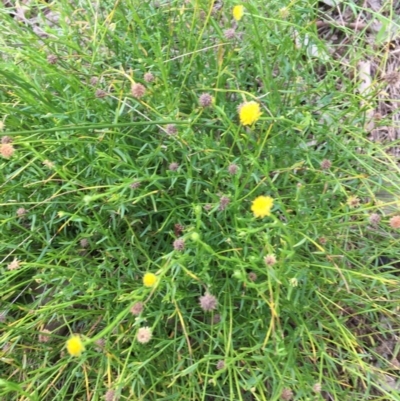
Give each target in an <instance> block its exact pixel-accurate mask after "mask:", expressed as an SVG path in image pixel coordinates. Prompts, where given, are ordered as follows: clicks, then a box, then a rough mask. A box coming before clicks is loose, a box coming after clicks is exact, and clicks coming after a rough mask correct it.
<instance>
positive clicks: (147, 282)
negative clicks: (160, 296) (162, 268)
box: [143, 273, 157, 287]
mask: <svg viewBox="0 0 400 401" xmlns="http://www.w3.org/2000/svg"><path fill="white" fill-rule="evenodd" d="M156 282H157V276H156V275H155V274H153V273H146V274H145V275H144V276H143V284H144V286H145V287H153V285H154V284H155V283H156Z"/></svg>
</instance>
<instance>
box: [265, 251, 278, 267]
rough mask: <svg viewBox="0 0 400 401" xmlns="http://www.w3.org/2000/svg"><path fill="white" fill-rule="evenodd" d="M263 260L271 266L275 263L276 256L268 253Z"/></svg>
mask: <svg viewBox="0 0 400 401" xmlns="http://www.w3.org/2000/svg"><path fill="white" fill-rule="evenodd" d="M264 262H265V264H266V265H267V266H273V265H274V264H275V263H276V257H275V255H273V254H269V255H267V256H265V257H264Z"/></svg>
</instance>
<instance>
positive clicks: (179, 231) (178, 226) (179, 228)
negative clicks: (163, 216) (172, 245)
mask: <svg viewBox="0 0 400 401" xmlns="http://www.w3.org/2000/svg"><path fill="white" fill-rule="evenodd" d="M184 228H185V227H183V225H182V224H179V223H177V224H175V225H174V234H175V236H177V237H179V236H180V235H181V234H182V232H183V230H184Z"/></svg>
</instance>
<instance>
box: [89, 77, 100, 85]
mask: <svg viewBox="0 0 400 401" xmlns="http://www.w3.org/2000/svg"><path fill="white" fill-rule="evenodd" d="M98 83H99V78H98V77H92V78H90V85H92V86H96V85H97V84H98Z"/></svg>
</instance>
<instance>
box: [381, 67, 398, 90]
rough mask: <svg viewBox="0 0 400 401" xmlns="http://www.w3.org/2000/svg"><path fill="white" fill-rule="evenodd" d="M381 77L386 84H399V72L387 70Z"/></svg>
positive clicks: (396, 85)
mask: <svg viewBox="0 0 400 401" xmlns="http://www.w3.org/2000/svg"><path fill="white" fill-rule="evenodd" d="M383 79H384V80H385V81H386V82H387V84H388V85H390V86H393V87H394V88H397V87H398V86H399V85H400V72H397V71H392V72H389V73H388V74H386V75H385V76H384V77H383Z"/></svg>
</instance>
